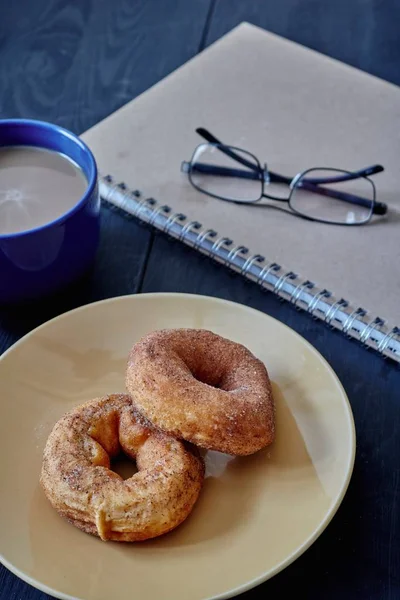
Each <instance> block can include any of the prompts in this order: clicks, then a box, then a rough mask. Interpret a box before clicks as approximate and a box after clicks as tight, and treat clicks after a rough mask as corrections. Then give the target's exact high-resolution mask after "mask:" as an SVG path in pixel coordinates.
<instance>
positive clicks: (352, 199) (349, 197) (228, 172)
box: [183, 163, 387, 215]
mask: <svg viewBox="0 0 400 600" xmlns="http://www.w3.org/2000/svg"><path fill="white" fill-rule="evenodd" d="M189 168H191V169H192V170H193V171H196V172H197V173H203V174H204V175H218V176H220V177H238V178H240V179H251V180H254V179H256V180H260V173H258V172H255V171H244V170H243V169H231V168H229V167H220V166H217V165H209V164H206V163H196V164H194V165H191V166H190V164H189V163H183V170H188V169H189ZM272 175H274V177H272ZM269 176H270V181H272V182H276V183H287V184H288V185H290V184H291V182H292V181H293V180H292V179H290V178H289V177H285V176H284V175H278V174H277V173H274V174H272V173H269ZM350 179H356V177H350ZM332 180H333V182H335V181H338V180H339V181H341V180H342V179H341V177H338V178H336V179H335V178H331V179H329V180H323V181H324V182H326V183H331V182H332ZM319 181H322V180H319ZM299 187H301V188H303V189H306V190H308V191H309V192H313V193H315V194H321V196H328V197H330V198H335V199H337V200H342V201H343V202H348V203H349V204H356V205H358V206H366V207H369V206H370V205H371V201H370V200H368V199H367V198H362V197H360V196H355V195H354V194H349V193H347V192H341V191H339V190H333V189H330V188H324V187H322V186H320V185H317V184H315V183H313V182H312V181H311V180H309V179H303V180H302V181H301V185H300V186H299ZM266 197H267V198H271V199H272V200H282V201H286V202H287V200H288V199H287V198H280V197H278V196H271V195H268V194H266ZM386 212H387V206H386V204H383V203H382V202H375V204H374V206H373V213H374V214H377V215H384V214H386Z"/></svg>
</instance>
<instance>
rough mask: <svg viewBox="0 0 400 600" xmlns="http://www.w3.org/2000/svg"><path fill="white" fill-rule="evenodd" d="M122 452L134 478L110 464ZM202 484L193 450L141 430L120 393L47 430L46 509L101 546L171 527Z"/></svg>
mask: <svg viewBox="0 0 400 600" xmlns="http://www.w3.org/2000/svg"><path fill="white" fill-rule="evenodd" d="M120 451H123V452H124V453H125V454H126V455H127V456H129V457H131V458H132V459H133V460H136V464H137V467H138V472H137V473H135V474H134V475H133V476H132V477H130V478H129V479H126V480H123V479H122V477H120V476H119V475H118V474H117V473H115V472H114V471H112V470H111V469H110V460H111V459H112V458H113V457H115V456H117V455H118V454H119V453H120ZM203 479H204V464H203V461H202V459H201V458H200V457H199V455H198V454H197V451H196V449H194V448H191V447H189V446H188V445H185V444H183V443H182V442H180V441H178V440H176V439H173V438H171V437H169V436H168V435H165V434H163V433H161V432H159V431H156V430H154V429H153V428H151V427H149V425H148V423H147V422H146V420H145V418H144V417H142V416H141V415H139V414H138V413H137V411H135V409H134V408H133V405H132V400H131V398H130V397H129V396H128V395H126V394H113V395H111V396H106V397H104V398H99V399H96V400H92V401H90V402H88V403H86V404H83V405H82V406H79V407H77V408H75V409H73V410H72V411H70V412H69V413H67V414H66V415H65V416H64V417H62V418H61V419H60V420H59V421H58V422H57V423H56V425H55V426H54V428H53V431H52V432H51V434H50V436H49V438H48V441H47V444H46V447H45V450H44V455H43V465H42V472H41V484H42V486H43V489H44V491H45V494H46V496H47V498H48V499H49V501H50V502H51V504H52V506H53V507H54V508H55V509H56V510H57V511H58V512H59V514H60V515H61V516H63V517H65V518H66V519H67V520H68V521H69V522H71V523H72V524H73V525H75V526H76V527H79V528H80V529H82V530H83V531H85V532H87V533H91V534H94V535H98V536H99V537H101V539H103V540H115V541H125V542H126V541H128V542H130V541H142V540H145V539H149V538H152V537H155V536H158V535H161V534H163V533H166V532H167V531H170V530H171V529H174V528H175V527H177V526H178V525H179V524H180V523H182V521H184V520H185V519H186V517H187V516H188V515H189V513H190V512H191V510H192V508H193V506H194V504H195V502H196V500H197V498H198V495H199V493H200V490H201V487H202V483H203Z"/></svg>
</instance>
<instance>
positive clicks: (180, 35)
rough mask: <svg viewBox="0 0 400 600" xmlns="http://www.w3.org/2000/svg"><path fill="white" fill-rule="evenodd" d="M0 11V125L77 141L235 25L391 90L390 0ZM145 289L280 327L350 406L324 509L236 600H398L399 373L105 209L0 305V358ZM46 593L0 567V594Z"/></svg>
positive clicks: (398, 7) (399, 79)
mask: <svg viewBox="0 0 400 600" xmlns="http://www.w3.org/2000/svg"><path fill="white" fill-rule="evenodd" d="M0 8H1V19H0V117H1V118H6V117H33V118H38V119H45V120H49V121H53V122H56V123H58V124H60V125H63V126H65V127H67V128H69V129H71V130H73V131H74V132H77V133H80V132H82V131H84V130H85V129H88V128H89V127H90V126H91V125H93V124H94V123H96V122H97V121H99V120H100V119H102V118H103V117H105V116H106V115H107V114H109V113H110V112H112V111H114V110H115V109H116V108H118V107H119V106H121V105H123V104H124V103H126V102H127V101H128V100H130V99H132V98H133V97H135V96H137V95H138V94H139V93H141V92H142V91H144V90H145V89H147V88H148V87H149V86H151V85H152V84H154V83H155V82H157V81H158V80H160V79H161V78H162V77H164V76H166V75H167V74H168V73H169V72H171V71H172V70H173V69H175V68H176V67H178V66H179V65H181V64H183V63H184V62H186V61H187V60H189V59H190V58H191V57H192V56H194V55H195V54H196V53H198V52H199V51H201V50H202V49H203V48H204V47H205V46H206V45H208V44H209V43H211V42H212V41H214V40H216V39H218V38H219V37H220V36H221V35H223V34H224V33H225V32H227V31H229V30H230V29H232V28H233V27H234V26H235V25H237V24H238V23H239V22H241V21H243V20H247V21H250V22H252V23H255V24H257V25H260V26H262V27H265V28H267V29H269V30H271V31H273V32H276V33H278V34H280V35H283V36H285V37H288V38H289V39H293V40H295V41H298V42H300V43H302V44H305V45H307V46H309V47H311V48H315V49H317V50H319V51H321V52H324V53H326V54H328V55H330V56H333V57H335V58H338V59H339V60H342V61H345V62H348V63H349V64H352V65H354V66H356V67H359V68H361V69H364V70H366V71H368V72H370V73H373V74H375V75H378V76H380V77H383V78H386V79H388V80H389V81H392V82H393V83H397V84H400V68H399V64H400V43H399V39H400V35H399V34H400V25H399V23H400V3H399V2H398V1H397V0H387V1H385V2H383V1H382V0H352V1H351V2H348V1H347V0H337V1H335V2H325V1H324V0H246V1H243V0H190V2H187V1H185V0H142V1H139V0H113V1H111V2H110V0H79V1H75V2H73V1H72V0H71V1H70V2H66V1H63V0H36V1H35V2H32V1H29V0H20V1H19V2H17V3H15V4H13V5H11V3H10V2H8V1H6V0H0ZM166 118H167V116H166ZM132 143H133V144H134V143H135V140H132ZM132 184H133V185H134V182H132ZM149 291H185V292H191V293H200V294H207V295H214V296H218V297H222V298H227V299H230V300H234V301H237V302H241V303H243V304H247V305H249V306H253V307H254V308H258V309H259V310H262V311H264V312H266V313H268V314H270V315H272V316H274V317H276V318H278V319H279V320H281V321H283V322H285V323H287V324H288V325H289V326H290V327H292V328H293V329H295V330H296V331H298V332H299V333H300V334H301V335H303V336H304V337H305V338H306V339H308V340H309V341H310V342H311V343H312V344H313V345H314V346H315V347H316V348H317V349H318V350H319V351H320V352H321V353H322V354H323V355H324V356H325V358H326V359H327V360H328V361H329V363H330V364H331V365H332V367H333V368H334V369H335V371H336V373H337V374H338V376H339V378H340V379H341V381H342V383H343V385H344V387H345V389H346V391H347V394H348V396H349V398H350V402H351V404H352V407H353V411H354V417H355V422H356V429H357V440H358V447H357V456H356V464H355V469H354V475H353V478H352V481H351V484H350V487H349V490H348V493H347V495H346V497H345V500H344V502H343V504H342V506H341V508H340V509H339V511H338V513H337V515H336V516H335V518H334V519H333V521H332V523H331V524H330V525H329V527H328V528H327V530H326V531H325V532H324V533H323V535H322V536H321V537H320V538H319V539H318V540H317V542H316V543H315V544H314V545H313V546H312V547H311V548H310V549H309V550H308V551H307V552H306V553H305V554H304V555H303V556H302V557H301V558H299V559H298V560H297V561H296V562H295V563H294V564H293V565H291V566H290V567H288V568H287V569H285V571H283V572H282V573H281V574H279V575H277V576H276V577H275V578H273V579H272V580H270V581H268V582H266V583H265V584H264V585H262V586H259V587H258V588H255V589H254V590H252V591H250V592H248V593H247V594H245V595H243V596H242V597H243V598H245V599H249V600H250V599H251V600H255V599H256V598H260V599H261V598H264V597H266V596H270V597H272V598H274V597H278V595H279V596H281V595H282V594H284V593H287V594H289V593H293V591H292V589H293V587H294V588H295V596H296V598H305V599H307V600H320V599H328V600H330V599H332V600H334V599H335V600H336V599H337V598H341V599H342V600H356V599H362V600H364V599H365V600H381V599H383V600H397V598H400V581H399V565H400V524H399V511H398V506H399V504H400V498H399V479H400V471H399V449H400V433H399V432H400V411H399V400H400V371H399V368H398V366H396V365H394V364H392V363H390V362H385V361H384V360H383V359H381V358H380V357H379V356H377V355H375V354H373V353H371V352H368V351H366V350H365V349H364V348H363V347H362V346H361V345H359V344H357V343H356V342H354V341H351V340H349V339H347V338H345V337H344V336H343V335H341V334H340V333H338V332H336V331H332V330H330V329H328V328H327V327H325V326H324V325H323V324H322V323H320V322H317V321H314V320H312V318H311V317H310V316H309V315H307V314H306V313H301V312H298V311H296V310H295V309H294V308H293V307H292V306H290V305H288V304H284V303H281V302H280V301H279V300H278V299H277V298H276V297H275V296H273V295H272V294H268V293H264V292H262V291H260V290H259V289H258V288H257V287H256V286H255V285H253V284H251V283H249V282H247V281H245V280H243V279H241V278H240V277H238V276H236V275H233V274H230V273H229V272H228V271H226V270H224V269H223V268H221V267H219V266H217V265H215V264H213V263H211V262H210V261H209V260H207V259H205V258H202V257H201V256H199V255H197V254H195V253H194V252H193V251H191V250H190V249H188V248H186V247H184V246H183V245H180V244H178V243H176V242H172V241H171V240H169V239H167V238H166V237H164V236H161V235H154V234H153V233H152V232H151V231H150V230H149V229H146V228H144V227H143V226H141V225H140V224H138V223H136V222H135V221H134V220H127V219H125V218H123V217H121V216H120V215H119V214H117V213H115V212H113V211H111V210H109V209H104V210H103V215H102V238H101V247H100V250H99V253H98V256H97V260H96V263H95V265H94V268H93V270H92V271H91V273H90V274H88V276H87V277H86V278H85V279H84V280H83V281H80V282H78V283H76V284H75V285H74V286H72V287H71V288H69V289H68V290H66V291H64V292H63V293H62V294H59V295H58V296H56V297H53V298H51V299H46V300H42V301H41V302H38V303H37V304H36V305H34V306H29V310H28V308H27V307H14V308H8V309H6V308H4V307H3V308H2V309H0V352H2V351H4V350H6V349H7V348H8V347H9V346H10V345H11V344H12V343H14V342H15V341H16V340H17V339H19V338H20V337H21V336H22V335H24V334H25V333H27V332H28V331H30V330H31V329H32V328H33V327H35V326H37V325H39V324H40V323H42V322H44V321H46V320H48V319H49V318H51V317H53V316H55V315H57V314H60V313H62V312H64V311H66V310H69V309H70V308H74V307H75V306H79V305H81V304H85V303H88V302H91V301H94V300H98V299H102V298H107V297H111V296H116V295H121V294H126V293H136V292H149ZM27 467H29V464H28V463H27ZM0 499H1V486H0ZM294 501H295V499H294ZM0 508H1V502H0ZM0 535H1V532H0ZM271 543H273V540H269V539H268V532H266V544H271ZM48 598H49V596H47V595H46V594H43V593H42V592H39V591H37V590H35V589H34V588H32V587H30V586H29V585H27V584H25V583H23V582H22V581H21V580H19V579H18V578H17V577H15V576H14V575H12V574H11V573H10V572H9V571H7V570H6V569H5V568H4V567H0V600H46V599H48ZM133 598H134V596H133ZM110 600H111V599H110ZM115 600H118V599H115ZM154 600H156V599H154ZM171 600H173V599H171ZM188 600H189V599H188Z"/></svg>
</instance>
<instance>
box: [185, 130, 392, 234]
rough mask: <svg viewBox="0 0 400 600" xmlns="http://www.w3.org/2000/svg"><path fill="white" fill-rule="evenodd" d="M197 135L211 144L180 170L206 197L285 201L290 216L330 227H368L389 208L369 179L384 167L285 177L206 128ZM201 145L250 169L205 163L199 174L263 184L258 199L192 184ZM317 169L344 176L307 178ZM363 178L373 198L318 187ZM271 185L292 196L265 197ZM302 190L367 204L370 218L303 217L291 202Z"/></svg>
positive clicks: (237, 200) (252, 203) (241, 202)
mask: <svg viewBox="0 0 400 600" xmlns="http://www.w3.org/2000/svg"><path fill="white" fill-rule="evenodd" d="M196 132H197V133H198V134H199V135H201V136H202V137H203V138H204V139H205V140H207V142H208V143H203V144H200V145H198V146H197V147H196V149H195V150H194V152H193V155H192V158H191V160H190V161H183V162H182V165H181V170H182V171H183V172H185V173H187V174H188V178H189V181H190V183H191V185H192V186H193V187H194V188H195V189H197V190H198V191H200V192H201V193H203V194H206V195H208V196H211V197H213V198H217V199H219V200H224V201H226V202H233V203H234V204H247V205H254V204H257V203H259V202H260V200H262V199H263V198H267V199H269V200H274V201H278V202H285V203H287V204H288V206H289V208H290V210H291V211H292V213H291V214H294V215H295V216H297V217H300V218H303V219H307V220H308V221H313V222H318V223H325V224H328V225H341V226H360V225H365V224H367V223H369V221H370V220H371V218H372V216H373V215H374V214H375V215H385V214H386V213H387V205H386V204H384V203H383V202H377V201H376V187H375V184H374V182H373V181H372V179H370V177H369V176H370V175H374V174H377V173H381V172H382V171H384V167H383V166H382V165H372V166H370V167H366V168H364V169H360V170H358V171H347V170H346V169H337V168H332V167H312V168H310V169H306V170H304V171H302V172H300V173H298V174H297V175H295V176H294V177H287V176H285V175H280V174H278V173H274V172H272V171H269V170H268V168H267V165H266V164H264V168H263V167H261V163H260V161H259V160H258V158H257V157H256V156H255V155H254V154H252V153H251V152H249V151H248V150H244V149H242V148H238V147H236V146H228V145H226V144H223V143H222V142H220V141H219V140H218V139H217V138H216V137H215V136H214V135H213V134H211V133H210V132H209V131H207V130H206V129H204V128H203V127H199V128H197V129H196ZM202 146H206V147H207V146H210V147H215V148H217V149H219V150H221V152H223V153H224V154H225V155H227V156H229V157H230V158H232V159H233V160H235V161H236V162H238V163H240V164H242V165H244V166H246V167H247V168H248V169H250V170H247V171H245V170H238V169H233V168H230V167H222V166H221V167H219V166H217V165H209V164H202V165H201V167H202V169H201V171H200V172H202V173H204V174H206V175H207V174H208V175H212V174H216V175H222V176H228V177H241V178H246V179H252V180H257V181H260V183H261V194H260V196H259V197H258V198H257V199H255V200H239V199H233V198H228V197H226V196H221V195H219V194H214V193H212V192H209V191H207V190H205V189H203V188H201V187H200V186H198V185H197V184H196V183H195V182H194V181H193V178H192V173H193V171H194V169H193V166H194V165H193V161H194V158H195V156H196V153H197V152H198V150H199V148H201V147H202ZM238 152H240V153H244V154H247V155H248V156H249V157H251V159H252V160H253V161H254V163H252V162H250V161H248V160H246V159H245V158H244V157H242V156H241V155H240V154H238ZM200 164H201V163H199V164H198V165H196V167H197V168H196V171H197V172H199V169H198V167H199V166H200ZM315 170H324V171H332V172H340V173H342V176H339V177H333V178H326V177H324V178H311V179H305V178H304V177H305V175H306V174H307V173H309V172H310V171H315ZM343 174H345V175H344V176H343ZM361 178H362V179H365V180H367V181H369V183H370V184H371V187H372V191H373V197H372V199H366V198H362V197H360V196H355V195H354V194H349V193H347V192H341V191H339V190H332V189H330V188H321V187H319V186H320V184H322V183H340V182H342V181H351V180H354V179H361ZM302 179H303V181H302V184H303V185H301V186H299V185H298V182H299V181H300V180H302ZM269 183H283V184H286V185H288V186H289V188H290V193H289V195H288V196H287V197H283V196H275V195H272V194H266V193H265V184H267V185H268V184H269ZM304 184H307V187H306V188H305V187H304ZM302 188H303V189H307V190H308V191H311V192H314V193H319V194H320V195H322V196H329V197H332V198H335V199H338V200H342V201H344V202H349V203H350V204H356V205H358V206H364V207H365V206H366V204H367V203H368V207H370V211H369V215H368V216H367V218H366V219H364V220H363V221H360V222H357V223H343V222H342V221H333V220H327V219H320V218H318V217H311V216H309V215H306V214H303V213H302V212H301V211H299V210H297V209H296V208H295V207H293V205H292V203H291V200H292V197H293V192H294V191H295V190H296V189H302ZM258 206H265V207H270V206H271V205H269V204H258ZM282 210H284V209H282ZM285 212H288V211H285Z"/></svg>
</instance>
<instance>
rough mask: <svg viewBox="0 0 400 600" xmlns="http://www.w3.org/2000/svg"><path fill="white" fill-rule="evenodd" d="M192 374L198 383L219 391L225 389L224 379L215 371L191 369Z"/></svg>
mask: <svg viewBox="0 0 400 600" xmlns="http://www.w3.org/2000/svg"><path fill="white" fill-rule="evenodd" d="M190 372H191V374H192V375H193V377H194V378H195V379H196V381H200V383H205V384H206V385H209V386H211V387H213V388H216V389H217V390H219V389H223V388H222V383H223V377H221V375H220V374H219V373H216V372H215V371H214V370H211V369H204V367H203V368H201V367H199V368H197V367H196V368H191V369H190Z"/></svg>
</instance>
